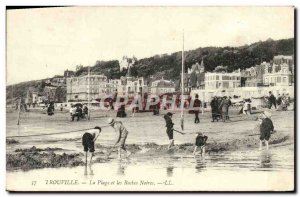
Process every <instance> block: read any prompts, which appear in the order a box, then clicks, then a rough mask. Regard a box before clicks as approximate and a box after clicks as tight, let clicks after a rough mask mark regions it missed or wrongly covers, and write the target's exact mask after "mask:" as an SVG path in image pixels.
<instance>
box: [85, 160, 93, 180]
mask: <svg viewBox="0 0 300 197" xmlns="http://www.w3.org/2000/svg"><path fill="white" fill-rule="evenodd" d="M89 175H90V176H91V177H92V176H94V171H93V169H92V164H91V163H90V164H85V166H84V176H85V177H88V176H89Z"/></svg>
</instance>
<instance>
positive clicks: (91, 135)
mask: <svg viewBox="0 0 300 197" xmlns="http://www.w3.org/2000/svg"><path fill="white" fill-rule="evenodd" d="M107 124H108V125H109V126H111V127H112V128H113V129H114V130H115V132H116V140H115V142H114V144H113V147H112V148H111V150H110V151H109V152H108V153H107V154H106V157H107V158H108V157H109V155H110V154H111V153H112V151H113V149H114V148H115V147H117V148H118V158H119V159H121V151H122V150H123V151H125V152H126V157H129V155H131V152H130V151H128V150H127V149H126V148H125V142H126V139H127V136H128V130H127V129H126V128H125V127H124V125H123V123H122V122H121V121H115V120H114V119H113V118H109V119H108V120H107ZM101 131H102V129H101V127H98V126H96V127H95V128H94V129H91V130H88V131H86V132H85V133H84V134H83V136H82V145H83V149H84V152H85V161H86V163H87V159H88V152H90V159H89V161H90V162H91V161H92V158H93V156H94V155H95V154H94V152H95V141H96V140H97V138H98V137H99V135H100V133H101Z"/></svg>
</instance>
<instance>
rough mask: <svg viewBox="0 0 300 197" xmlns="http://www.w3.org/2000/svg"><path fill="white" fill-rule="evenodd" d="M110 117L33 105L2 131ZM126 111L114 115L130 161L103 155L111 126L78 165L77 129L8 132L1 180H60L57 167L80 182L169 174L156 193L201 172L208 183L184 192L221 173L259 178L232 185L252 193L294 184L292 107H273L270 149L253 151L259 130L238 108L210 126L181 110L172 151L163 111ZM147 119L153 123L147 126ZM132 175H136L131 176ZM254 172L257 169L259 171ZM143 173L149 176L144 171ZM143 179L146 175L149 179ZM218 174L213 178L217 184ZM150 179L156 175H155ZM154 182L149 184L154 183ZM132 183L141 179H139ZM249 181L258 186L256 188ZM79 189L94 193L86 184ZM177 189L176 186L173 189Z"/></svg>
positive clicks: (80, 125) (10, 117) (83, 124)
mask: <svg viewBox="0 0 300 197" xmlns="http://www.w3.org/2000/svg"><path fill="white" fill-rule="evenodd" d="M115 114H116V112H114V111H110V112H100V111H92V112H91V120H90V121H88V120H80V121H78V122H77V121H74V122H71V121H70V117H69V114H68V112H67V111H62V112H61V111H56V112H55V115H54V116H47V115H46V114H44V113H43V112H42V111H40V110H32V111H30V112H26V113H25V112H23V113H22V114H21V121H20V125H19V126H17V125H16V123H17V117H18V116H17V112H16V111H14V110H11V109H8V110H7V113H6V115H7V117H6V120H7V122H6V123H7V132H6V133H7V136H21V135H22V136H26V135H34V134H46V133H47V134H48V133H58V132H66V131H73V130H80V129H86V128H93V127H94V126H104V125H106V119H107V118H108V117H115ZM161 114H163V112H161ZM131 115H132V114H131V112H128V117H127V118H123V119H119V120H121V121H122V122H123V124H124V125H125V127H126V128H127V129H128V131H129V136H128V139H127V148H128V149H129V150H130V151H132V152H133V154H132V155H131V156H130V158H128V159H122V160H118V159H117V152H116V150H114V151H113V153H112V154H111V156H110V157H109V158H108V159H106V158H105V154H106V153H107V152H108V151H110V150H111V146H112V144H113V142H114V139H115V133H114V130H113V129H112V128H110V127H106V128H103V130H102V132H101V134H100V137H99V138H98V139H97V141H96V152H95V153H96V154H95V158H94V159H93V163H92V165H85V163H84V152H83V147H82V145H81V137H82V135H83V133H84V131H79V132H74V133H67V134H55V135H46V136H38V137H14V138H13V137H8V138H7V156H6V160H7V170H8V173H7V179H8V180H9V179H10V177H14V179H16V178H15V177H19V178H22V177H24V176H27V177H35V176H36V174H37V173H39V177H40V179H41V180H40V182H44V180H45V177H47V176H48V174H49V173H50V174H51V175H50V177H53V176H55V177H56V178H58V177H61V175H60V172H66V173H67V176H68V177H73V178H75V179H79V180H81V178H84V177H85V178H84V179H87V178H91V177H90V174H91V173H92V174H93V176H92V177H94V178H95V177H97V173H99V175H102V174H103V173H108V175H107V176H106V178H107V179H108V178H109V177H111V178H114V177H118V178H121V179H128V178H129V177H130V178H131V179H132V180H134V179H137V178H139V177H140V176H143V177H147V176H148V175H147V174H148V173H150V174H151V172H152V173H156V171H158V173H159V174H160V175H161V177H160V178H159V180H165V179H168V180H172V181H173V182H174V183H172V185H170V186H168V187H161V188H162V190H168V189H174V188H175V189H176V186H175V185H176V182H177V183H178V181H180V180H181V178H182V177H191V178H195V179H198V178H201V177H204V176H205V177H206V179H207V181H206V182H205V183H203V182H202V181H200V182H199V187H194V186H193V188H189V187H188V186H186V187H185V189H191V190H196V191H200V190H201V191H205V190H211V189H212V187H213V186H212V185H211V184H212V183H218V182H220V181H221V182H224V180H225V179H227V178H228V177H227V176H229V177H232V176H233V177H235V178H233V179H232V180H234V182H235V181H236V184H241V183H240V182H239V179H241V180H242V179H245V177H243V174H244V173H245V175H247V176H248V178H246V179H245V181H246V180H248V179H249V180H248V181H250V180H251V177H253V178H254V177H256V176H263V177H262V178H261V179H260V181H258V182H257V183H252V184H251V186H250V185H249V184H247V182H244V183H245V185H243V184H241V186H240V187H238V188H240V190H251V188H253V190H257V188H259V189H260V190H270V189H271V190H277V191H286V190H291V189H293V173H294V111H275V110H273V111H272V120H273V123H274V126H275V130H276V133H274V134H273V135H272V136H271V139H270V150H269V151H267V150H265V147H264V149H263V150H261V151H259V150H258V148H259V135H257V134H258V130H257V127H256V125H257V121H255V120H256V117H257V115H258V114H253V115H251V116H246V115H238V109H231V111H230V116H231V117H232V118H231V121H228V122H225V123H223V122H214V123H212V122H211V117H210V113H209V112H204V114H203V115H201V116H200V124H194V123H193V118H194V115H193V114H188V113H186V114H185V130H184V132H186V133H187V134H185V135H181V134H179V133H176V132H175V134H174V135H175V137H174V138H175V147H174V148H172V149H171V150H167V144H168V138H167V135H166V128H165V122H164V119H163V116H162V115H159V116H153V115H152V113H136V114H135V115H134V117H132V116H131ZM154 122H155V124H153V123H154ZM173 122H174V123H175V129H178V130H181V129H180V113H175V114H174V116H173ZM197 131H201V132H203V134H204V135H206V136H208V141H207V149H206V150H207V151H206V155H205V156H204V157H201V156H197V157H196V158H194V157H193V156H192V151H193V147H194V139H195V132H197ZM134 169H136V170H134ZM136 172H139V173H138V174H136ZM238 172H239V173H238ZM261 172H263V173H262V174H261ZM275 172H276V173H275ZM278 173H279V174H282V176H286V177H287V178H286V180H287V181H288V182H287V183H285V184H282V183H280V184H279V182H280V181H279V178H275V177H278ZM79 174H80V175H79ZM275 175H276V176H275ZM264 176H266V177H269V178H266V177H264ZM101 177H102V176H101ZM149 177H150V179H151V176H149ZM149 177H148V179H147V178H145V179H147V180H149ZM217 177H220V179H219V180H217V181H216V178H217ZM271 177H272V178H271ZM152 178H153V177H152ZM270 178H271V179H272V181H273V182H274V181H275V183H276V184H277V185H276V184H275V183H274V184H271V185H266V184H267V183H268V184H270V182H269V179H270ZM50 179H51V178H50ZM53 179H54V178H53ZM68 179H69V178H68ZM92 179H93V178H92ZM277 179H278V180H277ZM155 180H158V179H157V178H155ZM155 180H153V181H154V182H155V183H156V182H157V181H155ZM264 180H265V181H266V182H264ZM276 180H277V181H276ZM123 181H124V180H123ZM261 181H262V182H261ZM208 183H211V184H208ZM138 184H140V182H139V181H138ZM253 184H254V185H258V186H259V187H255V186H254V185H253ZM278 184H279V186H278ZM22 185H23V189H25V190H27V189H28V190H30V189H34V188H32V187H30V186H28V187H25V186H26V184H25V185H24V184H22ZM180 185H182V184H180ZM192 185H194V184H192ZM196 185H197V184H196ZM48 186H49V185H48ZM131 186H132V185H131ZM131 186H130V184H129V186H126V187H123V188H121V187H120V188H119V189H120V190H132V188H131ZM200 186H201V187H200ZM227 186H228V185H227V184H225V185H224V183H223V187H222V186H220V187H219V188H218V189H216V188H214V190H222V189H224V188H226V190H230V189H232V188H231V187H227ZM149 187H150V188H149ZM152 187H153V188H155V189H159V188H160V187H159V184H154V185H151V184H150V185H148V187H147V189H151V188H152ZM182 187H184V184H183V185H182ZM42 188H43V187H42ZM50 188H52V186H50ZM68 188H69V189H70V188H71V186H70V187H65V188H64V189H68ZM126 188H127V189H126ZM11 189H14V187H12V188H11ZM45 189H46V186H45ZM47 189H49V187H47ZM56 189H57V187H54V186H53V188H52V189H50V190H56ZM81 189H83V190H84V189H88V190H99V188H98V189H97V188H94V187H92V186H87V187H82V188H81ZM177 189H178V190H180V188H177ZM100 190H107V191H109V190H115V188H113V187H110V186H105V187H104V188H100ZM117 190H118V189H117Z"/></svg>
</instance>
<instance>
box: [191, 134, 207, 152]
mask: <svg viewBox="0 0 300 197" xmlns="http://www.w3.org/2000/svg"><path fill="white" fill-rule="evenodd" d="M207 138H208V137H207V136H205V135H203V134H202V133H201V132H197V135H196V142H195V148H194V152H193V155H194V156H195V155H196V151H197V149H198V147H199V148H200V150H201V151H200V154H201V155H202V156H204V154H205V145H206V141H207Z"/></svg>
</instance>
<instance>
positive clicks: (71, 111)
mask: <svg viewBox="0 0 300 197" xmlns="http://www.w3.org/2000/svg"><path fill="white" fill-rule="evenodd" d="M70 115H71V120H72V121H74V118H75V117H76V107H75V106H73V105H72V106H71V109H70Z"/></svg>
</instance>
